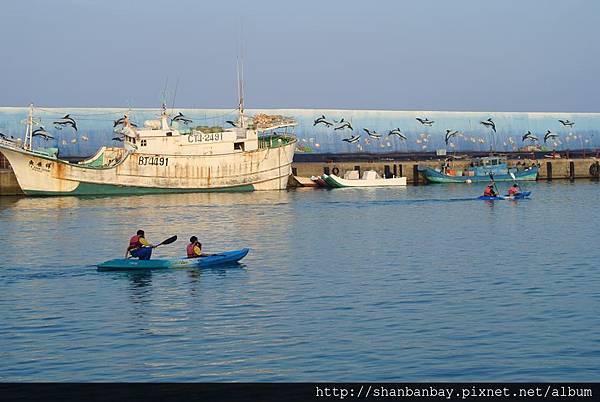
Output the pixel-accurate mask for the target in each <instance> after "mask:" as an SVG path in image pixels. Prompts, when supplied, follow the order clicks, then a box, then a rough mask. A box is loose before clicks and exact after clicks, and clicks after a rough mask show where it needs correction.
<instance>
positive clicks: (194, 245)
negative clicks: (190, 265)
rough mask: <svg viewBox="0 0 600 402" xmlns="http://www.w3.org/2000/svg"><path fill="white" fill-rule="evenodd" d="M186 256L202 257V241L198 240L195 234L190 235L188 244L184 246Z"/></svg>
mask: <svg viewBox="0 0 600 402" xmlns="http://www.w3.org/2000/svg"><path fill="white" fill-rule="evenodd" d="M186 251H187V257H188V258H198V257H202V243H200V242H199V241H198V238H197V237H196V236H192V237H190V244H188V245H187V247H186Z"/></svg>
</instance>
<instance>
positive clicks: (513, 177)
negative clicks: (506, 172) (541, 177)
mask: <svg viewBox="0 0 600 402" xmlns="http://www.w3.org/2000/svg"><path fill="white" fill-rule="evenodd" d="M510 177H512V179H513V180H514V181H517V177H516V176H515V174H514V173H513V172H510Z"/></svg>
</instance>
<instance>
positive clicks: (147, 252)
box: [125, 230, 155, 260]
mask: <svg viewBox="0 0 600 402" xmlns="http://www.w3.org/2000/svg"><path fill="white" fill-rule="evenodd" d="M154 247H155V246H153V245H152V244H150V243H149V242H148V240H146V237H145V234H144V231H143V230H138V231H137V234H136V235H135V236H132V237H131V239H129V247H127V251H126V252H125V257H127V255H128V254H131V256H132V257H135V258H139V259H140V260H149V259H150V256H151V255H152V249H153V248H154Z"/></svg>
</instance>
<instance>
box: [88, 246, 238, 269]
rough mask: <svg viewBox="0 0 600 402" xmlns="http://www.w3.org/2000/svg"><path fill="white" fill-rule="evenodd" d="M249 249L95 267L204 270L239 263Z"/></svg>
mask: <svg viewBox="0 0 600 402" xmlns="http://www.w3.org/2000/svg"><path fill="white" fill-rule="evenodd" d="M249 251H250V249H249V248H242V249H240V250H231V251H224V252H222V253H218V254H211V255H207V256H205V257H198V258H175V259H156V260H137V259H133V258H129V259H126V258H117V259H114V260H109V261H105V262H103V263H101V264H98V265H97V268H98V271H132V270H133V271H136V270H138V271H139V270H148V269H169V268H204V267H212V266H215V265H223V264H230V263H234V262H238V261H240V260H241V259H242V258H244V257H245V256H246V255H247V254H248V252H249Z"/></svg>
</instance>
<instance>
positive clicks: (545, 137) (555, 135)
mask: <svg viewBox="0 0 600 402" xmlns="http://www.w3.org/2000/svg"><path fill="white" fill-rule="evenodd" d="M557 137H558V134H556V133H553V132H552V131H550V130H548V131H546V134H545V135H544V144H545V143H546V141H548V140H549V139H550V138H557Z"/></svg>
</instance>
